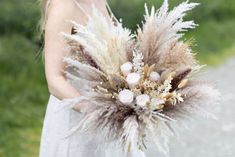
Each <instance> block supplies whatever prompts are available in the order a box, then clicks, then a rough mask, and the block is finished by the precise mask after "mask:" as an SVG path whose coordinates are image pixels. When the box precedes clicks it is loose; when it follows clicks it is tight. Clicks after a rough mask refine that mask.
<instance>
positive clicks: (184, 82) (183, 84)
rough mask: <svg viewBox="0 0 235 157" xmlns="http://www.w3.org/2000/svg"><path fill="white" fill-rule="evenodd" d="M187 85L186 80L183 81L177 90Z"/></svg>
mask: <svg viewBox="0 0 235 157" xmlns="http://www.w3.org/2000/svg"><path fill="white" fill-rule="evenodd" d="M187 83H188V79H183V80H182V81H181V82H180V84H179V85H178V88H179V89H180V88H184V87H185V86H186V84H187Z"/></svg>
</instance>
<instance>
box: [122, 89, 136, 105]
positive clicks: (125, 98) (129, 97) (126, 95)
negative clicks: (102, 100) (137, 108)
mask: <svg viewBox="0 0 235 157" xmlns="http://www.w3.org/2000/svg"><path fill="white" fill-rule="evenodd" d="M118 99H119V101H120V102H122V103H123V104H126V105H128V104H130V103H132V101H133V99H134V93H133V92H132V91H130V90H128V89H124V90H122V91H121V92H119V94H118Z"/></svg>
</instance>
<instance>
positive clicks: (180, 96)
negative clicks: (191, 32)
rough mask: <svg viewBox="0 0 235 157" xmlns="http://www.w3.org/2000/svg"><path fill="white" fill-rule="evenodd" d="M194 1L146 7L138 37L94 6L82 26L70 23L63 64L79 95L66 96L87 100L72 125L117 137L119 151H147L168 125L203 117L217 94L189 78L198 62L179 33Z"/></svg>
mask: <svg viewBox="0 0 235 157" xmlns="http://www.w3.org/2000/svg"><path fill="white" fill-rule="evenodd" d="M197 5H198V4H197V3H188V2H184V3H182V4H180V5H179V6H177V7H175V8H174V9H173V10H172V11H168V1H167V0H165V1H164V3H163V5H162V7H161V8H160V9H158V10H155V8H154V7H152V9H151V11H150V12H149V11H148V9H147V7H146V14H145V21H144V22H143V27H142V28H139V29H138V31H137V34H136V35H132V34H131V32H130V30H128V29H126V28H124V27H123V26H122V24H121V23H120V22H118V21H116V22H115V23H110V21H109V20H107V19H105V17H104V16H103V15H102V14H101V13H99V12H98V11H97V10H96V9H95V8H94V10H93V14H92V16H91V17H90V18H89V20H88V23H87V25H85V26H84V25H80V24H78V23H76V22H73V23H74V34H65V33H63V37H64V38H65V40H66V41H67V44H68V47H69V49H70V52H71V53H70V54H69V55H68V56H67V57H65V59H64V61H65V62H66V63H67V65H68V67H67V69H66V76H67V78H68V80H69V81H70V82H71V83H72V84H73V85H74V87H76V89H77V90H78V91H79V92H80V93H81V95H82V96H81V97H78V98H76V99H72V100H64V101H63V102H64V103H65V104H68V102H69V104H72V107H75V106H76V105H79V103H80V102H82V101H86V102H87V104H90V105H88V107H86V109H84V111H83V113H82V119H81V120H80V121H79V124H78V126H77V127H75V128H74V129H73V130H72V131H73V132H74V131H76V130H95V131H96V132H98V133H100V134H105V137H106V138H105V139H104V140H108V141H116V142H118V143H119V144H121V145H122V146H123V150H124V152H132V153H135V152H141V153H144V147H145V139H146V138H150V139H151V140H153V141H154V142H155V144H156V145H157V146H158V148H159V150H160V151H162V152H163V153H165V154H167V153H168V147H167V140H168V138H169V137H170V136H172V133H173V132H172V130H174V127H173V123H172V122H175V121H180V120H183V119H185V117H192V115H193V114H195V113H199V114H205V113H207V112H205V110H204V106H205V105H207V104H208V105H210V104H214V103H215V102H217V100H218V98H219V93H218V91H217V90H215V89H214V87H213V86H212V85H211V84H208V83H207V82H203V81H197V80H195V79H192V74H193V73H194V72H195V71H197V70H198V69H199V68H198V67H200V66H199V65H198V63H197V61H196V60H195V58H194V54H193V53H192V52H191V49H190V46H189V44H188V43H187V42H182V41H180V38H181V37H182V35H183V33H182V32H184V31H186V30H187V29H189V28H194V27H195V26H196V25H195V24H194V22H193V21H184V20H183V17H184V16H185V13H186V12H187V11H188V10H191V9H192V8H194V7H195V6H197ZM75 108H76V107H75Z"/></svg>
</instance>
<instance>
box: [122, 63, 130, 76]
mask: <svg viewBox="0 0 235 157" xmlns="http://www.w3.org/2000/svg"><path fill="white" fill-rule="evenodd" d="M120 69H121V72H122V74H123V75H124V76H127V75H128V74H129V73H131V71H132V69H133V64H132V63H131V62H126V63H124V64H122V65H121V67H120Z"/></svg>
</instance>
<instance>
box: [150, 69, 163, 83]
mask: <svg viewBox="0 0 235 157" xmlns="http://www.w3.org/2000/svg"><path fill="white" fill-rule="evenodd" d="M160 78H161V76H160V75H159V74H158V73H157V72H155V71H152V72H151V73H150V75H149V80H151V81H159V80H160Z"/></svg>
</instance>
